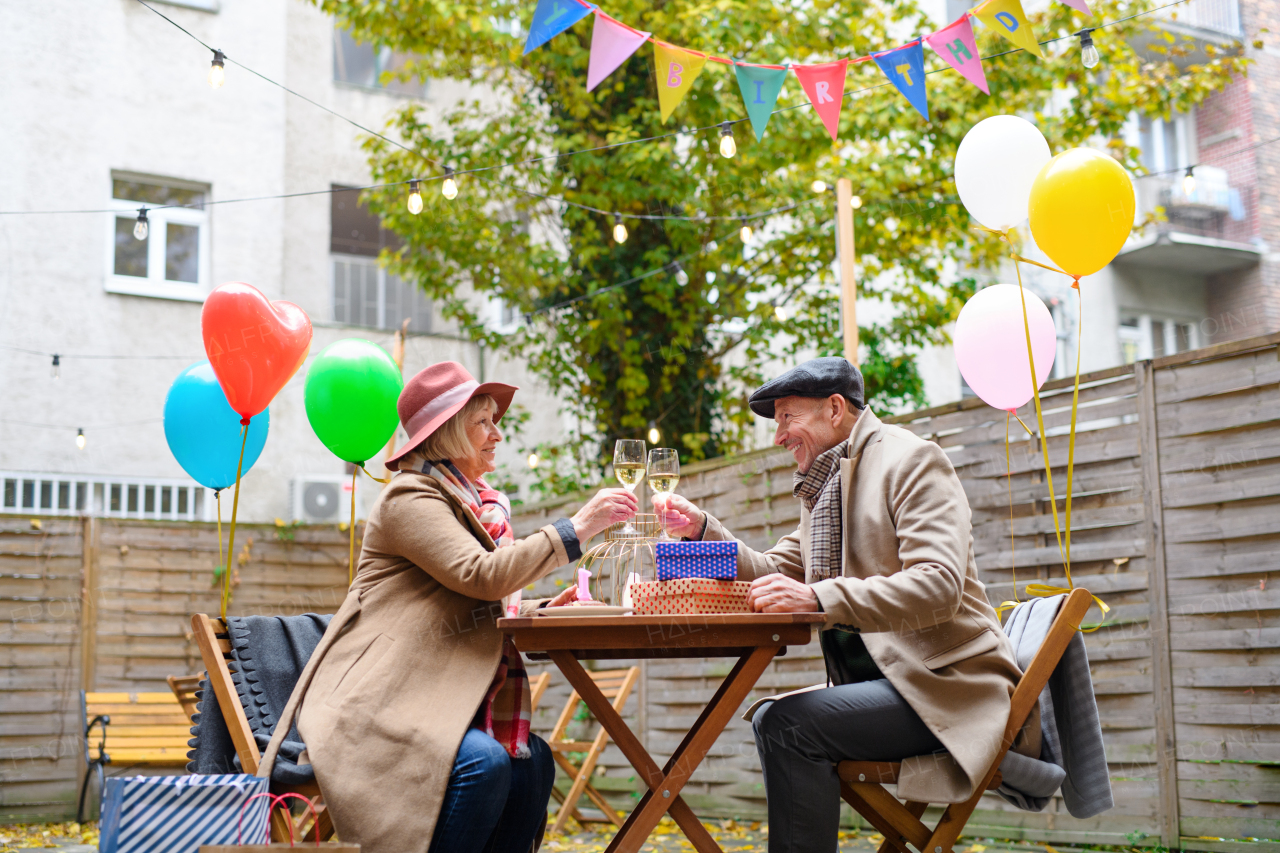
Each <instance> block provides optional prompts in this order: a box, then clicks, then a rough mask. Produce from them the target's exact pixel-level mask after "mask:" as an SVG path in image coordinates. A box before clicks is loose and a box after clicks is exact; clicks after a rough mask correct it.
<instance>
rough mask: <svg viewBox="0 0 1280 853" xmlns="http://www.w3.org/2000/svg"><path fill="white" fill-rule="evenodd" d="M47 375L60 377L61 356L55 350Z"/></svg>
mask: <svg viewBox="0 0 1280 853" xmlns="http://www.w3.org/2000/svg"><path fill="white" fill-rule="evenodd" d="M49 375H50V376H52V377H53V378H54V379H60V378H61V377H62V357H61V356H59V355H58V354H57V353H56V352H55V353H54V354H53V364H52V365H50V367H49Z"/></svg>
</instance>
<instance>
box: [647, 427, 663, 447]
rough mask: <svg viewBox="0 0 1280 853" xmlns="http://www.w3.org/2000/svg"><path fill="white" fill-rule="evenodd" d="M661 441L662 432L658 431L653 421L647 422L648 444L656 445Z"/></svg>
mask: <svg viewBox="0 0 1280 853" xmlns="http://www.w3.org/2000/svg"><path fill="white" fill-rule="evenodd" d="M661 440H662V431H661V430H659V429H658V425H657V424H656V423H654V422H653V421H649V443H650V444H657V443H658V442H659V441H661Z"/></svg>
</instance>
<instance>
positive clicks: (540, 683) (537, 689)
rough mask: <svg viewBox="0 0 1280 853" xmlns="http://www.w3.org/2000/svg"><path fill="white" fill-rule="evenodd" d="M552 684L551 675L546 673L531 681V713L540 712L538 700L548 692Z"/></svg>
mask: <svg viewBox="0 0 1280 853" xmlns="http://www.w3.org/2000/svg"><path fill="white" fill-rule="evenodd" d="M550 683H551V673H549V672H544V673H542V674H541V675H539V676H538V677H537V678H534V679H531V680H530V681H529V698H530V699H531V700H532V701H530V703H529V713H531V714H532V713H533V712H534V711H536V710H538V700H539V699H541V698H542V694H543V693H546V692H547V685H548V684H550Z"/></svg>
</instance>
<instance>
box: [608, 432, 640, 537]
mask: <svg viewBox="0 0 1280 853" xmlns="http://www.w3.org/2000/svg"><path fill="white" fill-rule="evenodd" d="M644 451H645V443H644V442H643V441H641V440H638V439H633V438H620V439H618V441H617V443H616V444H614V446H613V475H614V476H615V477H617V478H618V482H619V483H621V484H622V487H623V488H624V489H626V490H627V491H629V492H631V493H632V494H633V495H634V494H635V492H636V488H637V487H638V486H639V485H640V483H641V482H642V481H643V480H644V474H645V464H644V463H645V454H644ZM619 532H620V533H622V534H623V535H625V536H635V535H636V534H637V533H639V532H640V531H638V530H637V529H636V528H635V526H634V525H633V524H632V523H631V521H630V519H628V520H627V523H626V524H625V525H624V526H623V528H622V530H620V531H619Z"/></svg>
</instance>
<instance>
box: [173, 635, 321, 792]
mask: <svg viewBox="0 0 1280 853" xmlns="http://www.w3.org/2000/svg"><path fill="white" fill-rule="evenodd" d="M331 618H332V617H330V616H321V615H319V614H316V613H304V614H303V615H301V616H239V617H237V616H232V617H228V618H227V628H228V631H229V632H230V637H231V655H232V659H233V660H234V661H235V666H234V667H232V669H231V677H232V679H233V680H234V681H235V685H236V692H237V693H239V694H240V704H242V705H243V706H244V712H245V716H246V717H247V718H248V720H249V727H250V728H251V729H252V730H253V738H254V740H255V741H256V742H257V744H258V750H259V751H263V750H265V749H266V748H267V744H268V743H269V742H270V741H271V734H272V732H273V731H274V730H275V726H276V721H277V720H279V718H280V712H281V711H283V710H284V706H285V704H286V703H287V702H288V701H289V695H290V694H291V693H293V687H294V685H295V684H296V683H297V682H298V676H299V675H301V674H302V668H303V667H304V666H306V664H307V660H308V659H309V658H310V657H311V653H312V652H314V651H315V649H316V646H317V645H319V644H320V638H321V637H322V636H323V635H324V632H325V629H326V628H327V627H328V626H329V620H330V619H331ZM196 695H197V696H198V697H199V699H200V706H199V711H198V713H197V714H196V715H195V716H194V717H192V721H193V722H194V725H193V726H192V727H191V734H192V738H191V740H190V741H188V746H190V747H191V748H192V749H191V751H190V752H188V753H187V758H189V759H191V761H190V762H188V764H187V772H188V773H202V774H210V773H241V772H243V769H242V768H241V767H240V760H239V758H238V757H237V756H236V750H235V746H234V745H233V744H232V742H231V734H230V733H229V732H228V731H227V726H226V723H225V722H224V720H223V718H222V713H221V711H220V709H219V707H218V697H217V696H216V695H215V694H214V692H213V691H212V690H210V689H209V682H208V679H205V680H203V681H201V682H200V690H199V692H198V693H197V694H196ZM305 748H306V745H305V744H303V742H302V737H301V736H300V735H299V734H298V728H297V726H296V725H294V726H292V727H290V729H289V735H288V737H286V738H285V742H284V745H283V746H282V747H281V749H280V757H279V758H278V759H277V760H276V764H275V767H274V769H273V770H272V772H271V779H272V781H274V782H280V783H284V784H288V785H300V784H304V783H307V782H312V781H314V780H315V773H314V772H313V771H312V769H311V765H310V764H299V763H298V758H299V756H300V755H301V754H302V752H303V750H304V749H305Z"/></svg>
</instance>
